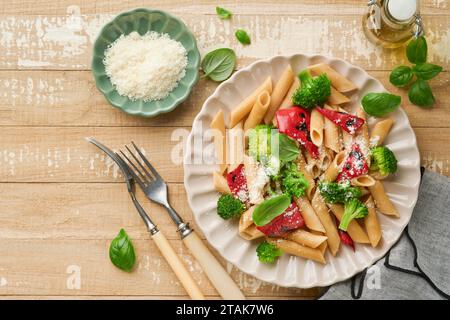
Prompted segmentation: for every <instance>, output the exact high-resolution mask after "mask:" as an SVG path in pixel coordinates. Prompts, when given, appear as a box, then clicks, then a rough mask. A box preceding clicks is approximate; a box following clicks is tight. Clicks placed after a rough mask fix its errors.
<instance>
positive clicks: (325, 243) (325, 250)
mask: <svg viewBox="0 0 450 320" xmlns="http://www.w3.org/2000/svg"><path fill="white" fill-rule="evenodd" d="M327 248H328V243H327V242H326V241H325V242H323V243H322V244H321V245H320V246H319V247H318V248H317V249H319V250H320V252H321V253H322V255H323V256H324V257H325V252H327Z"/></svg>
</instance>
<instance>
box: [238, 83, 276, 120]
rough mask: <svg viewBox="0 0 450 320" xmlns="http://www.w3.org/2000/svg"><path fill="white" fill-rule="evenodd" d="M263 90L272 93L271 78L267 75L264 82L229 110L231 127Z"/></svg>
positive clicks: (245, 114) (244, 114) (248, 109)
mask: <svg viewBox="0 0 450 320" xmlns="http://www.w3.org/2000/svg"><path fill="white" fill-rule="evenodd" d="M263 91H268V92H269V93H272V79H271V78H270V77H267V79H266V80H265V81H264V83H263V84H262V85H261V86H259V87H258V88H256V90H255V91H253V92H252V93H251V94H250V95H249V96H248V97H247V98H245V99H244V101H242V102H241V103H240V104H239V105H238V106H237V107H236V108H234V109H233V111H231V114H230V127H231V128H233V127H234V126H236V125H237V124H238V123H239V121H241V120H242V119H244V118H245V117H246V116H247V115H248V114H249V113H250V111H251V110H252V107H253V105H254V104H255V101H256V98H257V97H258V96H259V94H260V93H261V92H263Z"/></svg>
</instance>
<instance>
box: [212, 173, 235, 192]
mask: <svg viewBox="0 0 450 320" xmlns="http://www.w3.org/2000/svg"><path fill="white" fill-rule="evenodd" d="M213 183H214V189H216V191H218V192H220V193H231V191H230V187H229V186H228V183H227V179H225V177H224V176H223V175H222V174H221V173H219V172H217V171H214V172H213Z"/></svg>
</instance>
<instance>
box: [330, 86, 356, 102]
mask: <svg viewBox="0 0 450 320" xmlns="http://www.w3.org/2000/svg"><path fill="white" fill-rule="evenodd" d="M349 101H350V99H349V98H348V97H347V96H345V95H343V94H342V93H340V92H339V91H337V90H336V89H335V88H334V87H333V86H331V94H330V96H329V97H328V101H327V102H328V103H329V104H331V105H340V104H344V103H347V102H349Z"/></svg>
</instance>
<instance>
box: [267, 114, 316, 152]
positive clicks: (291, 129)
mask: <svg viewBox="0 0 450 320" xmlns="http://www.w3.org/2000/svg"><path fill="white" fill-rule="evenodd" d="M275 116H276V119H277V123H278V131H279V132H281V133H284V134H286V135H287V136H289V137H291V138H293V139H295V140H297V141H298V142H299V143H300V144H301V145H302V146H303V147H304V148H305V149H306V150H307V151H308V152H309V153H310V154H311V156H312V157H313V158H315V159H317V158H318V157H319V149H318V148H317V146H316V145H315V144H314V143H312V141H311V137H310V135H309V129H310V115H309V112H308V111H306V110H304V109H302V108H300V107H297V106H294V107H291V108H287V109H280V110H278V111H277V112H276V114H275Z"/></svg>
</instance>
